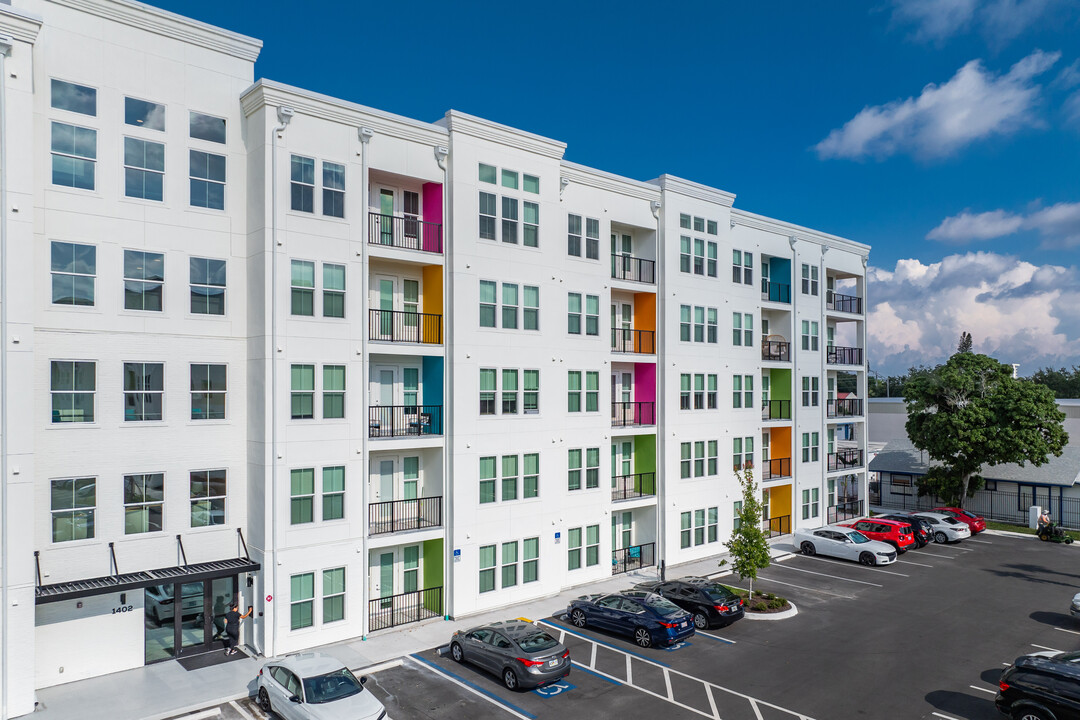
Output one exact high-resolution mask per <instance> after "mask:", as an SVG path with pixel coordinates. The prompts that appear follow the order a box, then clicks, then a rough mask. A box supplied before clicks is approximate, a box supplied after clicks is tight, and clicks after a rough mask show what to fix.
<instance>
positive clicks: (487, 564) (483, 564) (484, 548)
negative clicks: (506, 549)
mask: <svg viewBox="0 0 1080 720" xmlns="http://www.w3.org/2000/svg"><path fill="white" fill-rule="evenodd" d="M479 560H480V592H482V593H486V592H491V591H492V590H494V589H495V546H494V545H481V546H480V554H479Z"/></svg>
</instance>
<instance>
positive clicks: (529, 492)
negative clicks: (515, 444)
mask: <svg viewBox="0 0 1080 720" xmlns="http://www.w3.org/2000/svg"><path fill="white" fill-rule="evenodd" d="M521 461H522V471H523V472H524V473H525V475H524V477H523V478H522V486H521V489H522V492H521V497H523V498H525V499H526V500H527V499H529V498H534V497H539V495H540V454H539V453H526V454H525V455H523V456H522V458H521Z"/></svg>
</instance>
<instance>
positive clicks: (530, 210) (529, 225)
mask: <svg viewBox="0 0 1080 720" xmlns="http://www.w3.org/2000/svg"><path fill="white" fill-rule="evenodd" d="M525 177H528V175H526V176H525ZM522 207H523V208H524V210H525V215H524V221H525V222H524V226H523V231H524V232H523V234H522V242H521V244H522V245H524V246H525V247H539V245H540V205H539V203H534V202H524V203H522Z"/></svg>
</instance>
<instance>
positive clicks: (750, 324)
mask: <svg viewBox="0 0 1080 720" xmlns="http://www.w3.org/2000/svg"><path fill="white" fill-rule="evenodd" d="M731 344H732V345H742V346H745V347H752V346H753V345H754V316H753V315H752V314H750V313H732V314H731Z"/></svg>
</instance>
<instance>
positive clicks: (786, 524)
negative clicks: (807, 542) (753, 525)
mask: <svg viewBox="0 0 1080 720" xmlns="http://www.w3.org/2000/svg"><path fill="white" fill-rule="evenodd" d="M761 529H762V530H764V531H765V534H766V535H768V536H769V537H770V538H774V537H780V536H781V535H790V534H791V516H790V515H777V516H776V517H771V518H767V519H765V520H762V521H761Z"/></svg>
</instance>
